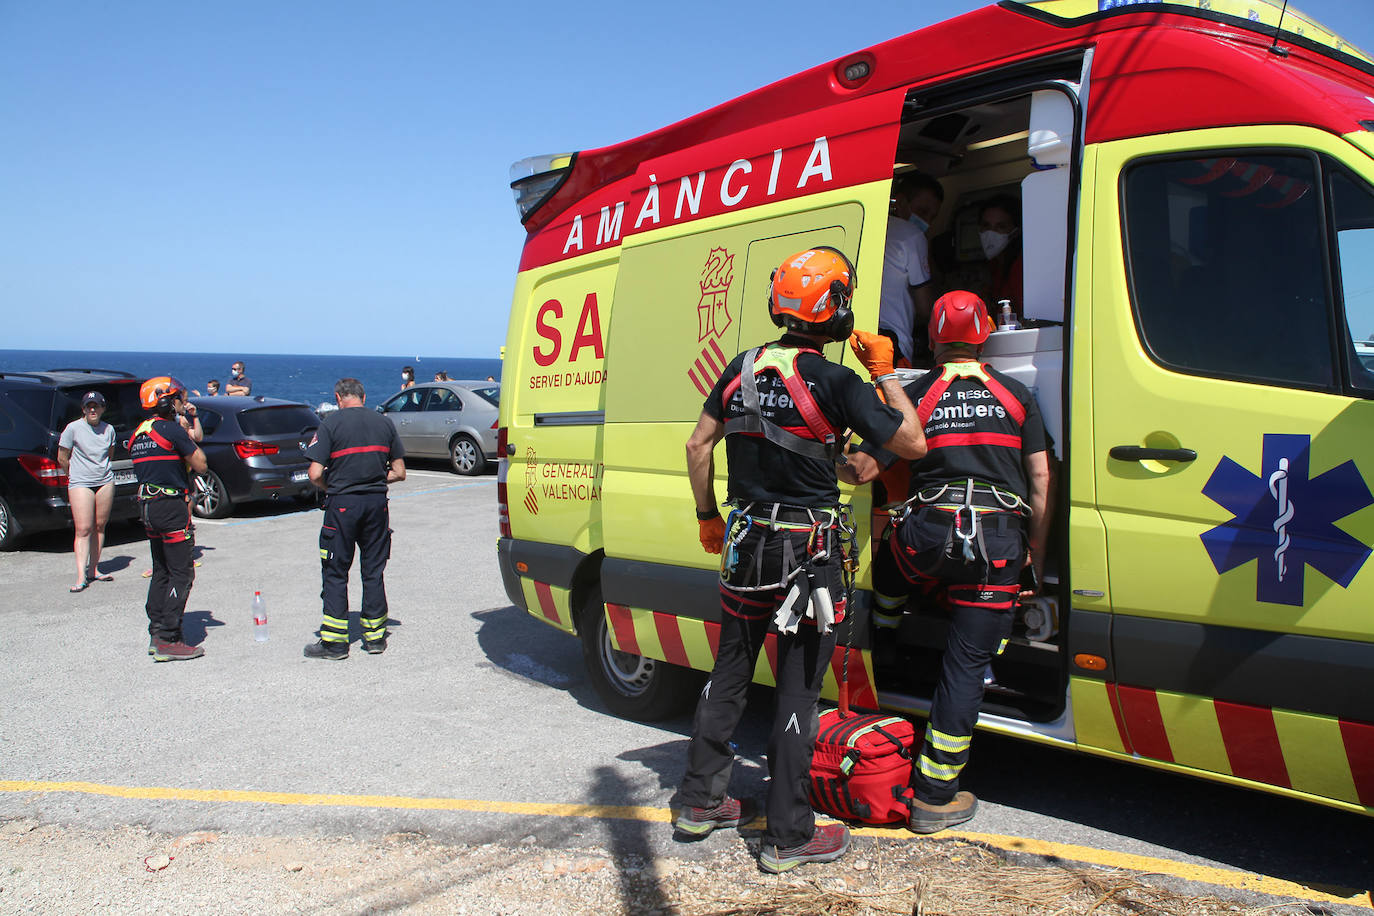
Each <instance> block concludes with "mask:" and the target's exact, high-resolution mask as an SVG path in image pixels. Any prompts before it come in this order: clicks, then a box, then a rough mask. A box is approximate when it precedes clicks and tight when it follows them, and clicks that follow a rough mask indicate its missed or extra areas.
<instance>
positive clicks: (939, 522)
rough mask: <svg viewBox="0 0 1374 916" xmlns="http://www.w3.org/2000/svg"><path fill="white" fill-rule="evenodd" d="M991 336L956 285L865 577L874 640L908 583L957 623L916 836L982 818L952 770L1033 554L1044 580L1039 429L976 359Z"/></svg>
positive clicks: (918, 767) (961, 759)
mask: <svg viewBox="0 0 1374 916" xmlns="http://www.w3.org/2000/svg"><path fill="white" fill-rule="evenodd" d="M990 329H991V321H990V319H989V316H988V310H987V307H986V306H985V305H984V303H983V301H982V300H981V299H979V298H978V297H977V296H975V295H974V294H973V293H970V292H965V291H963V290H956V291H954V292H951V293H947V294H946V295H944V296H942V297H940V299H939V300H938V301H937V302H936V303H935V308H934V309H933V310H932V312H931V316H930V340H931V345H932V346H933V348H934V349H935V360H936V366H935V368H934V369H931V370H930V371H929V372H927V373H926V374H925V375H923V376H921V377H920V378H919V379H917V380H916V381H914V382H912V383H911V384H910V385H908V386H907V388H906V392H907V395H908V396H909V397H910V398H911V400H912V401H913V402H914V403H915V404H916V405H917V408H916V411H917V414H918V416H919V418H920V422H921V425H922V429H923V431H924V433H925V437H926V444H927V446H928V447H929V451H928V452H927V454H926V456H925V457H924V458H922V459H921V460H920V461H917V462H915V463H914V465H913V467H912V492H911V494H910V498H909V499H908V500H907V502H906V504H905V506H904V508H903V510H902V514H901V515H899V516H898V519H897V521H896V523H895V524H894V526H893V528H892V532H891V535H890V537H889V539H888V543H887V545H886V546H885V547H879V549H878V555H877V558H876V560H875V562H874V568H873V588H874V592H875V594H874V602H875V604H876V607H875V609H874V622H875V624H876V625H877V626H878V627H879V628H880V630H879V633H878V638H880V639H881V638H882V629H881V628H884V627H887V628H892V629H893V630H895V627H896V626H897V624H898V623H899V622H900V620H901V615H902V612H903V608H904V607H905V605H906V600H907V594H908V593H909V592H911V591H912V587H913V586H915V587H916V588H917V589H919V590H920V591H921V592H922V593H923V595H924V596H929V597H930V598H931V599H932V600H935V599H939V600H943V601H945V603H946V604H947V606H948V608H949V611H950V614H951V617H950V627H949V636H948V639H947V641H946V644H945V653H944V661H943V662H942V666H941V670H940V680H939V683H938V684H937V686H936V688H935V696H934V698H933V700H932V702H931V708H930V718H929V721H928V723H927V725H926V733H925V740H924V743H923V744H922V746H921V752H920V755H919V756H918V757H917V759H916V760H915V761H914V762H913V764H912V772H911V792H912V794H911V798H910V799H909V804H910V806H911V816H910V818H909V820H908V827H910V829H911V830H913V831H915V832H917V833H934V832H936V831H938V830H943V829H945V828H946V827H951V826H953V825H955V824H961V823H963V822H964V821H967V820H968V819H969V818H971V817H973V814H974V811H975V810H976V809H977V806H978V802H977V799H975V798H974V796H973V793H971V792H961V791H959V772H960V771H961V770H962V769H963V768H964V765H965V764H966V763H967V762H968V755H969V745H970V744H971V742H972V741H973V725H974V722H976V721H977V719H978V707H979V705H980V704H981V703H982V701H983V688H984V680H983V675H984V672H985V671H987V669H988V665H989V663H990V662H991V660H992V658H993V656H994V655H996V654H997V653H998V652H999V651H1000V649H1001V648H1002V647H1003V646H1004V645H1005V641H1006V639H1007V638H1008V637H1009V636H1010V634H1011V625H1012V619H1013V616H1014V615H1013V613H1012V612H1013V608H1014V606H1015V602H1016V599H1017V595H1018V593H1019V592H1020V591H1021V586H1020V584H1019V583H1020V581H1021V574H1022V571H1023V569H1024V567H1025V564H1026V561H1027V558H1028V553H1029V559H1030V561H1031V562H1032V563H1033V568H1034V571H1035V574H1036V575H1035V581H1037V582H1038V581H1039V575H1040V573H1041V571H1042V570H1043V564H1044V556H1045V541H1046V536H1047V534H1048V530H1049V515H1048V512H1047V503H1048V494H1049V479H1050V478H1049V460H1048V455H1047V453H1046V448H1047V444H1048V443H1047V436H1046V434H1045V425H1044V422H1043V421H1042V419H1041V417H1040V409H1039V407H1038V406H1037V405H1036V402H1035V398H1034V396H1033V395H1032V394H1031V393H1030V392H1029V391H1028V390H1027V389H1026V387H1025V386H1024V385H1022V384H1021V383H1020V382H1018V381H1016V380H1015V379H1013V378H1011V377H1009V376H1007V375H1004V374H1002V373H1001V372H998V371H997V370H996V369H993V368H992V367H990V366H988V365H986V364H984V363H980V362H979V361H978V355H979V353H980V351H981V350H982V345H983V343H984V342H985V341H986V340H987V339H988V334H989V332H990ZM859 450H860V451H867V449H866V447H864V446H860V449H859ZM890 458H891V456H881V455H880V460H881V461H886V460H890ZM854 466H855V469H856V473H857V474H858V476H859V478H860V479H861V480H867V479H869V478H871V477H872V476H874V475H875V474H876V473H877V471H876V465H870V464H868V463H867V459H866V458H864V457H861V456H855V458H854ZM889 632H891V631H889ZM894 635H895V633H894Z"/></svg>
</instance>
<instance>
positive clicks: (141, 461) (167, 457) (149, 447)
mask: <svg viewBox="0 0 1374 916" xmlns="http://www.w3.org/2000/svg"><path fill="white" fill-rule="evenodd" d="M196 448H197V446H196V444H195V443H194V442H192V441H191V437H190V436H188V435H187V434H186V430H184V429H182V427H181V424H180V423H178V422H177V421H176V420H163V419H160V418H153V419H150V420H144V421H143V422H142V423H141V424H139V427H138V429H136V430H134V435H133V437H132V438H131V439H130V440H129V457H130V458H131V459H133V463H134V473H135V474H137V475H138V482H139V483H141V484H150V485H153V486H158V487H170V488H171V489H174V490H183V491H184V490H187V489H190V479H189V478H188V477H187V476H186V459H187V458H188V457H190V456H191V455H192V454H194V453H195V450H196Z"/></svg>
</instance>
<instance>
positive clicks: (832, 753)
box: [810, 680, 916, 824]
mask: <svg viewBox="0 0 1374 916" xmlns="http://www.w3.org/2000/svg"><path fill="white" fill-rule="evenodd" d="M915 743H916V728H915V726H913V725H912V724H911V722H909V721H907V720H906V719H903V718H901V717H900V716H885V715H882V714H881V713H857V712H850V710H849V684H848V683H847V682H846V681H845V680H841V682H840V708H839V709H828V710H826V711H825V712H823V713H821V716H820V729H819V731H817V733H816V750H815V753H814V755H813V756H812V758H811V784H810V795H811V807H813V808H815V809H816V810H817V811H823V812H825V813H826V814H829V815H831V816H833V817H838V818H840V819H842V820H846V821H862V822H863V823H865V824H895V823H905V822H906V820H907V817H908V816H909V815H910V814H911V809H910V807H909V806H908V804H907V802H906V801H905V800H904V799H903V797H902V793H903V791H904V790H906V788H907V786H908V784H909V783H910V782H911V757H912V745H914V744H915Z"/></svg>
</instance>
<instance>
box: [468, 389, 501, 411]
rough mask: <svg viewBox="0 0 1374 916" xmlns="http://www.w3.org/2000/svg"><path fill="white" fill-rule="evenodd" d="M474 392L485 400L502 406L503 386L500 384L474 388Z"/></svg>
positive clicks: (496, 405)
mask: <svg viewBox="0 0 1374 916" xmlns="http://www.w3.org/2000/svg"><path fill="white" fill-rule="evenodd" d="M472 393H473V394H475V395H477V396H478V397H479V398H481V399H482V400H484V401H488V402H490V403H491V404H492V405H493V406H495V407H500V406H501V388H500V386H499V385H487V386H485V387H482V388H474V389H472Z"/></svg>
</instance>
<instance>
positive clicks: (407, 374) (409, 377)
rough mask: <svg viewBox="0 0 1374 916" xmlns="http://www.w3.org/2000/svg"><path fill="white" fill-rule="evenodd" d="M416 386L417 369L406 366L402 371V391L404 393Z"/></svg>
mask: <svg viewBox="0 0 1374 916" xmlns="http://www.w3.org/2000/svg"><path fill="white" fill-rule="evenodd" d="M414 384H415V369H414V368H413V367H411V366H404V367H402V369H401V390H402V391H404V390H405V389H407V388H410V387H412V386H414Z"/></svg>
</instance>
